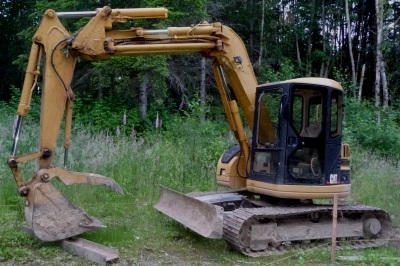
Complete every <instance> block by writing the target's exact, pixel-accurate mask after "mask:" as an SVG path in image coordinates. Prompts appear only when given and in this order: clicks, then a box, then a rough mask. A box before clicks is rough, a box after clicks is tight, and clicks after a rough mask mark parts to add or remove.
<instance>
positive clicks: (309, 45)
mask: <svg viewBox="0 0 400 266" xmlns="http://www.w3.org/2000/svg"><path fill="white" fill-rule="evenodd" d="M310 12H311V16H310V24H309V27H310V32H309V33H308V40H307V64H306V75H307V76H311V72H312V56H311V52H312V32H313V24H314V18H315V0H312V1H311V10H310Z"/></svg>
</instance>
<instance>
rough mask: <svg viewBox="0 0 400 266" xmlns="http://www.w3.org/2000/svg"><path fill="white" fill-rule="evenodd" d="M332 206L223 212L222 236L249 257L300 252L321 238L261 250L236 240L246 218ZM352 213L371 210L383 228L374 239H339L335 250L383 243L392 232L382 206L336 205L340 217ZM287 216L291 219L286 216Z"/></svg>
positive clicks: (385, 242) (325, 209) (289, 213)
mask: <svg viewBox="0 0 400 266" xmlns="http://www.w3.org/2000/svg"><path fill="white" fill-rule="evenodd" d="M332 211H333V206H332V205H313V206H298V207H263V208H242V209H236V210H235V211H232V212H227V213H226V214H224V228H223V238H224V239H225V240H226V241H227V243H228V244H229V245H231V246H232V247H233V248H234V249H236V250H237V251H239V252H241V253H243V254H245V255H247V256H250V257H259V256H271V255H276V254H283V253H286V252H289V251H301V250H306V249H309V248H312V247H315V246H317V245H320V244H321V240H312V241H307V242H309V243H303V242H301V241H296V242H295V243H294V244H288V245H285V244H281V245H279V246H278V247H272V246H271V245H269V246H268V248H267V249H266V250H263V251H252V250H250V248H248V247H245V246H243V245H242V244H241V243H240V240H239V233H240V230H241V228H242V226H243V224H244V223H245V222H246V221H247V220H248V219H251V218H252V219H264V218H267V219H272V220H274V219H276V218H284V217H288V216H289V217H291V218H293V216H296V215H303V214H307V213H311V212H329V213H332ZM354 213H359V214H360V213H361V214H364V213H373V214H375V215H376V217H377V218H378V219H379V220H380V222H381V224H382V231H381V233H380V234H379V235H378V237H377V238H375V239H373V240H362V239H361V240H358V239H357V240H352V241H350V240H348V241H346V242H345V244H344V245H341V244H342V243H341V242H337V250H341V249H362V248H371V247H377V246H382V245H386V244H387V243H388V242H389V238H390V235H391V230H392V225H391V220H390V217H389V215H388V214H387V213H386V212H385V211H384V210H382V209H379V208H376V207H370V206H364V205H350V206H338V219H339V218H340V217H342V216H343V217H346V215H348V214H354ZM289 219H290V218H289ZM324 241H325V242H324V244H325V245H324V246H326V247H329V248H330V246H331V245H330V241H327V240H324Z"/></svg>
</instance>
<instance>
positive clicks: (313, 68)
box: [0, 0, 400, 147]
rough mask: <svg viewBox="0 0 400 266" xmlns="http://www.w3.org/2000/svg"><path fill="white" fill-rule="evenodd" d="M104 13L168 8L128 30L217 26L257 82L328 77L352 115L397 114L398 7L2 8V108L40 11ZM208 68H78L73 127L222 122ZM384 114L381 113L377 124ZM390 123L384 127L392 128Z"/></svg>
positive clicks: (146, 0) (253, 1)
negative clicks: (193, 118) (201, 116)
mask: <svg viewBox="0 0 400 266" xmlns="http://www.w3.org/2000/svg"><path fill="white" fill-rule="evenodd" d="M104 5H110V6H111V7H112V8H127V7H130V8H135V7H166V8H168V9H169V17H168V19H165V20H151V21H137V20H135V21H133V22H130V23H128V25H127V27H133V26H141V27H146V28H166V27H168V26H189V25H192V24H197V23H199V22H201V21H203V20H207V21H209V22H215V21H219V22H222V23H223V24H226V25H228V26H230V27H231V28H233V29H234V30H235V31H236V32H237V33H238V35H239V36H241V38H242V39H243V40H244V42H245V44H246V47H247V50H248V53H249V56H250V58H251V61H252V63H253V66H254V69H255V72H256V76H257V77H258V82H259V83H265V82H273V81H278V80H285V79H290V78H296V77H306V76H316V77H328V78H333V79H335V80H337V81H339V82H341V83H342V85H343V87H344V88H345V93H346V96H347V102H348V103H349V104H348V105H349V106H350V105H351V104H352V102H353V101H355V100H357V101H361V102H366V104H367V106H368V108H369V109H370V110H371V111H372V113H368V114H367V113H361V112H357V115H359V116H370V115H372V116H371V117H369V118H370V119H371V121H374V120H375V121H378V122H380V121H381V120H382V119H384V118H385V116H387V114H388V113H391V111H392V110H397V109H398V108H399V104H400V102H399V94H400V90H399V88H400V64H399V63H398V61H397V58H398V56H399V55H400V41H399V40H400V22H399V18H400V15H399V14H400V1H398V0H391V1H374V0H369V1H361V0H341V1H330V0H320V1H317V0H312V1H296V0H259V1H257V0H248V1H243V0H232V1H231V0H230V1H228V0H217V1H207V0H194V1H192V0H191V1H188V0H183V1H168V0H143V1H118V0H113V1H111V0H106V1H103V0H96V1H94V0H88V1H76V0H63V1H40V0H37V1H32V0H20V1H8V0H2V1H1V6H0V11H1V15H0V27H1V35H2V38H1V39H0V47H1V48H0V60H1V64H0V67H1V73H2V82H1V84H0V100H2V101H4V102H8V103H10V100H13V97H18V95H19V88H21V87H22V83H23V77H24V72H25V66H26V63H27V58H28V55H29V49H30V42H31V38H32V36H33V33H34V31H35V29H36V28H37V26H38V24H39V22H40V19H41V16H42V14H43V12H44V11H45V9H48V8H52V9H55V10H56V11H75V10H77V11H87V10H88V11H92V10H95V9H96V8H98V7H102V6H104ZM88 20H89V18H81V19H64V20H63V23H64V24H65V25H66V28H67V29H68V30H69V31H70V32H71V33H74V32H76V31H77V30H78V29H79V28H80V27H82V26H83V25H85V23H87V21H88ZM209 64H210V62H208V61H206V60H205V59H202V58H201V56H200V55H186V56H145V57H140V56H139V57H129V58H127V57H125V58H112V60H109V61H104V62H94V63H90V62H80V63H79V64H78V66H77V69H76V71H75V75H74V83H73V89H74V91H75V94H76V96H77V100H76V104H75V122H76V123H77V124H90V125H91V129H92V130H94V131H109V133H110V134H116V132H117V127H118V125H119V124H120V118H121V116H122V115H123V114H125V115H126V116H127V118H128V119H127V125H125V128H129V130H126V132H125V133H126V134H130V133H131V132H132V130H133V129H134V130H135V133H138V134H139V135H140V134H141V133H142V132H144V131H146V130H149V129H151V128H153V127H154V121H155V119H156V115H157V113H158V114H159V116H160V118H159V119H160V120H162V121H163V124H162V126H161V128H162V129H166V128H167V127H168V120H169V119H171V116H174V115H176V114H177V113H179V111H182V110H186V111H190V109H192V108H194V106H197V105H199V106H200V107H202V108H203V109H204V110H203V111H206V112H207V113H206V115H207V117H208V118H211V119H215V118H221V117H222V116H223V110H222V108H221V104H220V100H219V96H218V93H217V90H216V89H215V83H214V80H213V75H212V72H211V67H210V65H209ZM39 88H40V86H39ZM39 88H38V91H37V93H36V95H39V93H40V89H39ZM14 100H16V99H15V98H14ZM371 103H373V104H371ZM363 108H367V107H363ZM368 108H367V109H368ZM371 108H372V109H371ZM349 109H351V107H350V108H349ZM380 111H384V114H383V118H382V116H381V113H380ZM181 113H182V112H181ZM396 113H397V112H395V113H394V114H396ZM36 115H38V114H36ZM394 116H395V117H390V118H391V119H395V122H397V115H394ZM356 120H357V118H356ZM347 121H348V122H349V120H347ZM350 130H351V129H350ZM358 130H360V128H358ZM349 137H352V136H350V135H349ZM382 141H383V140H382ZM388 147H390V146H388Z"/></svg>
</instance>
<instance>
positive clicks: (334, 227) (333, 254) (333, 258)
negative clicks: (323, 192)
mask: <svg viewBox="0 0 400 266" xmlns="http://www.w3.org/2000/svg"><path fill="white" fill-rule="evenodd" d="M337 209H338V195H337V194H334V195H333V222H332V251H331V263H335V261H336V230H337Z"/></svg>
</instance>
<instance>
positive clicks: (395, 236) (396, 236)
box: [390, 227, 400, 248]
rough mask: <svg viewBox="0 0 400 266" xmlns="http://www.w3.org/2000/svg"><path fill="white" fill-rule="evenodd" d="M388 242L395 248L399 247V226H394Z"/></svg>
mask: <svg viewBox="0 0 400 266" xmlns="http://www.w3.org/2000/svg"><path fill="white" fill-rule="evenodd" d="M390 244H391V245H392V246H394V247H396V248H400V227H394V228H393V233H392V237H391V241H390Z"/></svg>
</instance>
